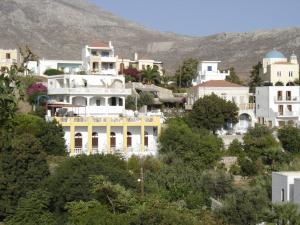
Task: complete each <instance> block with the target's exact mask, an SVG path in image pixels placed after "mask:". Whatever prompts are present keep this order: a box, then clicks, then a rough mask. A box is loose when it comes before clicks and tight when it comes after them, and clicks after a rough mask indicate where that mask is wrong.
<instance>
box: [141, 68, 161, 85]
mask: <svg viewBox="0 0 300 225" xmlns="http://www.w3.org/2000/svg"><path fill="white" fill-rule="evenodd" d="M141 77H142V82H143V83H145V84H160V79H161V78H160V74H159V71H158V70H157V69H156V68H151V67H150V66H149V67H147V69H143V70H142V71H141Z"/></svg>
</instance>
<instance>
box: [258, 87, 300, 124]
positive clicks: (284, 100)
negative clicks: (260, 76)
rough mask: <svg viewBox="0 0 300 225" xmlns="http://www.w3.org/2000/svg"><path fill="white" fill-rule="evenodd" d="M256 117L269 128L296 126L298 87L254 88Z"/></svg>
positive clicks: (299, 110)
mask: <svg viewBox="0 0 300 225" xmlns="http://www.w3.org/2000/svg"><path fill="white" fill-rule="evenodd" d="M255 96H256V117H257V121H258V123H260V124H265V125H268V126H269V127H274V126H275V127H278V126H284V125H288V124H290V125H293V124H294V125H296V124H299V121H300V86H265V87H257V88H256V93H255Z"/></svg>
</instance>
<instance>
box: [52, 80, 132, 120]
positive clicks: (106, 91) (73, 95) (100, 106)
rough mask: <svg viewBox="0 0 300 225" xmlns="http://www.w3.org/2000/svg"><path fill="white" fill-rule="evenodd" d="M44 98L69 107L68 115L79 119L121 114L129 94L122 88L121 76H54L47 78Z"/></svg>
mask: <svg viewBox="0 0 300 225" xmlns="http://www.w3.org/2000/svg"><path fill="white" fill-rule="evenodd" d="M48 95H49V96H50V97H51V99H52V100H54V101H55V102H60V103H66V104H70V105H72V107H69V108H68V111H72V110H73V112H74V113H75V114H78V115H79V116H101V115H102V116H103V115H106V116H108V115H115V116H116V115H120V114H124V113H125V98H126V97H127V96H128V95H131V90H130V89H126V88H125V80H124V77H123V76H118V75H115V76H110V75H107V76H105V75H57V76H51V77H49V78H48ZM76 106H77V108H76V109H74V107H76Z"/></svg>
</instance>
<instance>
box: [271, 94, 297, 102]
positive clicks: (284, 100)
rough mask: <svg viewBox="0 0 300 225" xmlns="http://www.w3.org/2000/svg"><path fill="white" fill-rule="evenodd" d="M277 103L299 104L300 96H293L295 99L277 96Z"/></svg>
mask: <svg viewBox="0 0 300 225" xmlns="http://www.w3.org/2000/svg"><path fill="white" fill-rule="evenodd" d="M274 101H275V103H285V102H287V103H298V102H300V98H299V97H298V96H293V97H288V96H286V97H285V98H284V97H283V96H277V97H274Z"/></svg>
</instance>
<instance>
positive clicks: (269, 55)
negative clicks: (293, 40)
mask: <svg viewBox="0 0 300 225" xmlns="http://www.w3.org/2000/svg"><path fill="white" fill-rule="evenodd" d="M265 58H267V59H285V56H284V55H283V54H282V53H281V52H279V51H276V50H272V51H270V52H268V53H267V54H266V56H265Z"/></svg>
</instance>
